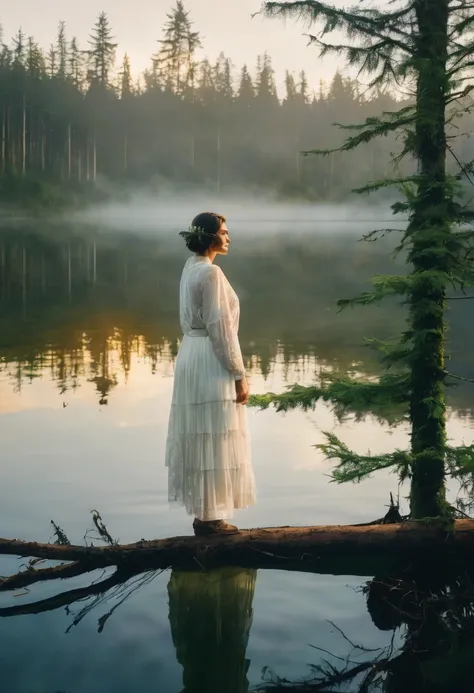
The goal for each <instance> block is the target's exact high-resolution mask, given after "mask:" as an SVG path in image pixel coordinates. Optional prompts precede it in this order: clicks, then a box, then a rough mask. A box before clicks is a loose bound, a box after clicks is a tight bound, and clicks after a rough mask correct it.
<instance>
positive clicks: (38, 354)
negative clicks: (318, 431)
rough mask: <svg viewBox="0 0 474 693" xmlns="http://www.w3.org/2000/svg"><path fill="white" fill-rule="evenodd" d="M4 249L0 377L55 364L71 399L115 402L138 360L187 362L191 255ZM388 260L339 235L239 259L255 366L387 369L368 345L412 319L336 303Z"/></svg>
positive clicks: (459, 352)
mask: <svg viewBox="0 0 474 693" xmlns="http://www.w3.org/2000/svg"><path fill="white" fill-rule="evenodd" d="M0 250H1V253H0V256H1V258H2V262H1V263H0V288H1V291H0V370H4V371H6V372H7V373H9V374H10V376H11V378H12V379H13V382H14V383H15V387H16V388H21V386H22V384H23V383H24V382H27V381H28V380H31V379H33V378H35V377H38V376H40V375H44V373H45V368H46V369H49V373H50V377H51V378H52V379H54V380H55V382H56V383H57V385H58V388H59V390H60V391H61V392H65V391H66V390H68V389H70V388H72V387H76V386H77V385H78V384H79V381H80V380H89V381H93V382H94V383H95V384H96V387H97V391H98V394H99V398H100V399H101V401H105V400H106V399H108V397H109V394H110V390H111V388H113V387H114V386H115V384H116V383H117V378H118V375H119V373H122V374H123V377H124V378H125V379H127V377H128V375H129V373H130V368H131V363H132V359H133V357H141V356H144V357H146V358H147V359H148V360H149V362H150V365H151V369H152V371H153V372H156V368H157V364H158V362H159V361H160V359H162V358H163V357H164V356H166V358H172V357H173V356H174V355H175V354H176V350H177V345H178V339H179V332H180V331H179V324H178V317H177V283H178V280H179V275H180V271H181V266H182V263H183V259H184V256H183V253H182V251H181V250H179V249H178V248H177V247H175V246H174V245H172V244H171V243H167V244H166V245H165V244H164V243H163V241H158V240H145V239H136V238H127V237H121V238H120V239H118V238H117V237H112V236H110V237H105V236H104V237H103V238H100V242H99V240H94V239H93V238H92V237H90V236H87V234H85V233H83V235H80V236H79V235H78V236H71V237H67V236H66V237H65V238H64V240H63V241H57V240H52V239H51V237H50V236H48V235H47V234H45V233H40V232H35V233H33V232H28V233H26V232H21V231H20V230H19V229H15V232H14V233H13V232H11V233H7V232H2V233H1V234H0ZM385 253H386V248H385V247H383V244H382V246H381V247H380V248H376V247H374V246H372V245H369V246H367V245H362V244H356V243H355V239H351V242H350V243H349V242H348V239H347V238H345V237H344V236H342V235H337V234H336V235H334V236H327V237H323V238H322V237H320V236H318V237H315V238H314V241H313V240H312V239H311V237H310V236H307V237H305V239H304V242H303V241H302V240H301V239H298V238H296V239H295V240H291V239H289V238H287V237H285V238H283V237H282V238H280V239H279V238H274V239H273V241H272V243H271V244H269V243H267V242H265V243H264V244H263V245H262V247H261V248H259V247H258V240H257V241H255V243H253V244H252V250H251V254H250V253H248V252H247V251H246V249H245V247H244V248H243V249H242V250H239V251H238V252H236V253H235V254H234V255H233V256H232V258H229V260H228V261H226V262H227V264H226V272H227V273H228V275H229V277H230V279H231V280H232V282H233V284H234V285H235V286H236V288H237V289H238V291H239V293H240V294H241V298H242V309H243V310H242V330H241V338H242V345H243V349H244V352H245V355H246V357H247V361H248V364H249V366H250V367H251V368H253V369H255V370H256V371H258V372H261V373H263V374H264V375H269V374H271V372H272V369H273V368H274V365H275V361H276V359H277V358H279V359H280V360H281V362H282V363H283V365H284V366H285V367H286V368H293V367H294V365H295V364H296V363H299V364H304V363H306V367H307V368H308V371H309V372H310V373H309V377H311V376H312V374H311V370H314V368H315V367H316V364H319V365H330V366H335V367H337V368H338V369H340V370H344V369H348V368H352V367H354V365H355V364H361V363H363V366H362V367H360V369H361V370H364V371H365V372H367V373H368V374H371V375H374V374H376V373H378V369H379V366H378V357H377V355H376V353H372V352H371V351H370V350H368V349H366V348H365V346H364V338H365V336H366V334H369V333H370V334H375V335H376V336H377V337H379V338H381V339H385V338H388V337H389V336H390V335H391V334H393V333H394V332H396V331H398V330H399V329H400V328H401V325H400V324H399V323H400V320H401V311H398V310H397V309H396V306H394V307H393V310H390V311H381V310H379V309H377V308H374V309H373V310H368V311H364V315H363V322H362V321H361V313H359V312H357V311H348V312H347V313H346V314H343V315H340V316H336V313H335V301H336V299H337V298H339V297H341V296H349V295H354V294H355V293H357V292H358V291H359V290H360V289H362V288H363V286H364V282H365V278H366V277H367V276H370V274H371V273H373V272H374V271H375V270H377V271H379V272H380V271H385V270H386V269H388V261H387V259H386V257H385ZM283 258H284V262H283V261H282V259H283ZM125 266H126V267H127V272H126V276H124V267H125ZM275 306H278V310H275V309H274V308H275ZM468 310H469V301H454V302H453V310H452V311H451V316H452V323H453V330H452V335H453V344H452V345H451V346H452V348H451V351H452V353H454V355H455V358H456V361H457V362H456V363H455V364H453V370H456V372H458V373H461V374H462V375H465V376H467V377H469V376H470V375H471V376H472V375H473V374H472V373H471V370H472V368H471V364H470V362H469V360H468V355H467V353H466V350H465V348H464V345H465V344H466V343H470V342H471V341H473V338H474V334H472V331H473V327H472V321H470V320H466V319H465V317H466V314H467V311H468ZM348 335H351V341H350V342H349V341H348V339H349V338H348ZM115 352H117V353H115ZM116 355H117V356H118V358H116ZM290 377H291V376H290ZM453 397H454V398H455V404H456V407H457V408H458V409H461V410H463V413H466V414H470V410H471V398H470V394H469V391H468V390H467V389H465V388H464V387H462V386H461V387H459V388H457V389H456V390H455V391H454V395H453Z"/></svg>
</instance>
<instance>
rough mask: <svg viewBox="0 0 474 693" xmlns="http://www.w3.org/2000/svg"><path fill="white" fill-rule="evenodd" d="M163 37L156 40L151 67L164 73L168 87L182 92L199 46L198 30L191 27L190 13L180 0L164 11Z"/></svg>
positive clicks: (189, 75)
mask: <svg viewBox="0 0 474 693" xmlns="http://www.w3.org/2000/svg"><path fill="white" fill-rule="evenodd" d="M167 18H168V21H167V23H166V25H165V27H164V38H163V39H161V40H160V41H159V43H160V45H161V48H160V50H159V51H158V53H157V54H156V55H155V56H153V65H154V70H155V72H156V73H158V74H160V75H161V74H162V75H164V82H165V84H166V88H167V89H168V90H169V91H173V92H174V93H176V94H182V93H183V92H184V91H185V90H186V88H187V87H188V86H189V84H190V79H191V77H192V76H193V73H194V72H195V71H194V56H195V53H196V51H197V49H198V48H200V46H201V39H200V35H199V32H197V31H193V29H192V27H193V22H192V21H191V19H190V13H189V12H186V10H185V9H184V3H183V1H182V0H177V2H176V7H175V8H174V9H173V10H172V11H171V12H170V13H169V14H168V15H167Z"/></svg>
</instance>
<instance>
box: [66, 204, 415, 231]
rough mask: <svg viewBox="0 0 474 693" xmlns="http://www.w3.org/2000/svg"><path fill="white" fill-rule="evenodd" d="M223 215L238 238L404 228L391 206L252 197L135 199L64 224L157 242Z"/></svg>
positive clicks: (75, 216)
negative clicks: (202, 215)
mask: <svg viewBox="0 0 474 693" xmlns="http://www.w3.org/2000/svg"><path fill="white" fill-rule="evenodd" d="M203 211H215V212H218V213H219V214H223V215H224V216H225V217H226V218H227V221H228V226H229V229H231V231H232V230H235V231H238V232H239V234H242V233H243V234H245V235H247V234H248V235H251V234H254V233H255V231H256V228H258V233H259V234H260V233H269V234H279V233H283V232H284V233H288V232H291V231H292V230H294V231H295V232H297V233H298V234H301V233H312V234H318V235H319V234H346V233H348V232H351V231H354V232H361V233H364V232H366V231H368V230H371V229H372V228H374V227H377V225H381V226H386V225H387V224H389V225H391V226H395V227H400V226H402V225H403V224H404V223H405V222H404V219H403V218H402V217H401V216H397V217H393V215H392V212H391V209H390V206H389V205H388V204H385V205H379V204H362V203H358V204H356V203H354V204H329V203H328V204H324V203H323V204H315V203H287V202H278V201H273V200H271V199H261V198H258V197H252V196H248V195H247V196H233V197H222V196H221V197H218V196H217V195H212V194H206V193H203V194H182V195H176V194H174V195H169V196H166V197H163V198H153V197H152V196H149V195H148V196H146V195H136V196H134V197H132V198H130V199H127V200H126V201H124V202H122V203H120V202H113V203H112V202H108V203H106V204H102V205H98V206H95V207H91V208H89V209H87V210H85V211H81V212H76V213H74V214H70V213H69V214H68V215H67V216H65V217H63V221H69V222H72V223H74V224H75V225H76V224H78V225H90V226H94V227H95V228H99V229H100V230H102V231H106V232H121V233H134V234H138V235H140V236H146V237H153V236H155V235H156V236H157V235H160V236H162V235H163V234H166V233H168V232H174V231H176V232H178V231H179V230H185V229H187V228H188V226H189V225H190V223H191V221H192V219H193V218H194V217H195V216H196V214H198V213H199V212H203Z"/></svg>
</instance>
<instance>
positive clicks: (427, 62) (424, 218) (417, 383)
mask: <svg viewBox="0 0 474 693" xmlns="http://www.w3.org/2000/svg"><path fill="white" fill-rule="evenodd" d="M448 5H449V0H417V1H416V2H415V7H416V15H417V20H418V28H419V38H418V46H417V55H416V60H417V68H418V84H417V118H416V131H415V139H416V151H417V158H418V164H419V183H418V191H417V196H416V200H415V203H414V210H413V214H412V217H411V221H410V225H409V228H408V231H407V233H408V235H409V236H411V241H412V249H411V252H410V255H409V261H410V262H411V263H412V266H413V271H412V274H411V279H412V287H411V290H410V293H409V306H410V332H411V340H412V348H413V352H412V357H411V361H410V367H411V400H410V420H411V423H412V434H411V441H412V452H413V459H414V461H413V470H412V471H413V477H412V485H411V498H410V500H411V512H412V517H413V518H415V519H417V518H423V517H436V516H439V515H442V514H443V512H444V502H445V477H444V458H445V445H446V406H445V396H444V377H445V376H444V342H445V332H446V325H445V316H444V310H445V287H444V286H443V285H442V283H441V282H440V279H439V273H442V272H444V271H446V269H447V268H446V259H445V258H446V257H447V253H446V248H444V247H443V246H444V243H445V241H446V238H445V237H443V233H444V234H445V233H446V230H447V229H446V227H447V225H448V224H449V209H448V204H449V200H448V191H447V185H446V134H445V126H446V123H445V121H446V118H445V112H446V94H447V92H448V88H449V85H448V78H447V75H446V63H447V46H448V16H449V8H448ZM448 230H449V229H448ZM437 247H438V248H439V250H440V252H439V253H437V252H436V249H437ZM443 251H444V252H443ZM435 272H437V273H438V276H436V275H435Z"/></svg>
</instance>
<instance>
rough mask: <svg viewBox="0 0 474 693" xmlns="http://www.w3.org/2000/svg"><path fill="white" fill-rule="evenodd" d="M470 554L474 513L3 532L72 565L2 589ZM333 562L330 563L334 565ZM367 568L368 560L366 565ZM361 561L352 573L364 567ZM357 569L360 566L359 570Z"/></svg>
mask: <svg viewBox="0 0 474 693" xmlns="http://www.w3.org/2000/svg"><path fill="white" fill-rule="evenodd" d="M433 553H436V555H439V556H449V555H455V554H458V555H464V556H466V558H468V557H469V556H471V555H474V520H457V521H456V522H455V523H454V524H453V525H452V526H448V525H446V523H444V522H441V521H440V522H439V523H438V522H435V521H431V522H406V523H402V524H394V525H368V526H345V525H342V526H327V527H276V528H268V529H254V530H244V531H242V532H240V533H239V534H237V535H234V536H216V537H205V538H203V537H193V536H187V537H175V538H171V539H161V540H154V541H140V542H138V543H135V544H122V545H120V544H118V545H112V546H103V547H102V546H72V545H59V546H58V545H53V544H39V543H35V542H24V541H17V540H10V539H0V555H1V554H3V555H12V556H22V557H35V558H41V559H47V560H53V561H67V562H71V563H73V565H68V566H60V567H59V568H45V569H42V570H34V569H31V568H29V569H28V570H26V571H24V572H23V573H19V574H18V575H16V576H12V577H10V578H6V579H5V580H4V581H3V582H2V581H0V590H2V589H3V590H10V589H17V588H19V587H25V586H27V585H29V584H32V583H33V582H38V581H40V580H43V579H46V580H52V579H56V578H65V577H72V576H73V575H80V574H82V573H87V572H91V571H93V570H96V569H98V568H106V567H110V566H116V567H117V568H118V569H119V570H121V571H125V572H137V571H140V570H158V569H164V568H174V569H183V570H189V569H203V570H208V569H212V568H218V567H222V566H226V565H235V566H241V567H252V568H273V569H286V570H297V571H303V572H338V570H337V568H336V567H335V566H337V563H338V562H339V563H341V562H342V563H347V562H348V561H350V562H351V563H352V564H353V563H354V562H356V561H358V560H360V558H361V557H362V556H363V557H364V559H370V558H372V559H377V560H380V558H381V557H382V556H384V555H385V556H387V555H389V556H393V557H397V558H400V556H403V557H404V559H406V560H407V561H409V560H410V557H413V558H419V557H420V555H423V554H425V555H430V554H433ZM331 566H333V568H331ZM366 568H367V566H366ZM366 568H365V569H364V570H362V569H361V568H359V570H357V572H354V566H353V567H352V568H351V571H352V573H351V574H363V575H367V574H368V573H367V569H366ZM361 570H362V572H359V571H361Z"/></svg>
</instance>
